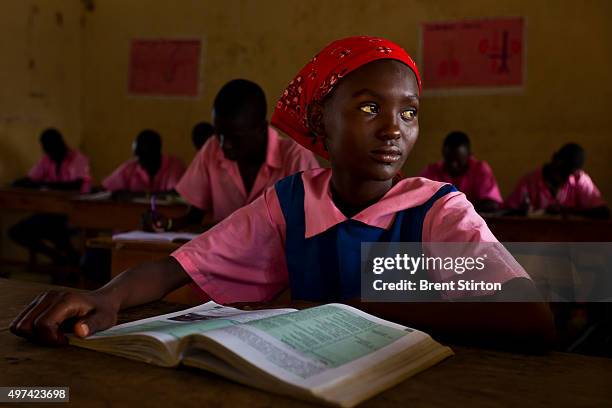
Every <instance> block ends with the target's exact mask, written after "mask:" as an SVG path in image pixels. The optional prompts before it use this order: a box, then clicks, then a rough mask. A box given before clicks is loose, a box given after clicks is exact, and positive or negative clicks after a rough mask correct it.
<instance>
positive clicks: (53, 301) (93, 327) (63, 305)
mask: <svg viewBox="0 0 612 408" xmlns="http://www.w3.org/2000/svg"><path fill="white" fill-rule="evenodd" d="M113 303H114V302H113V301H112V300H111V299H109V298H108V297H107V296H103V295H100V294H96V293H95V292H90V293H71V292H58V291H54V290H52V291H47V292H45V293H42V294H40V295H39V296H37V297H36V298H35V299H34V300H33V301H32V303H30V304H29V305H28V306H27V307H26V308H25V309H24V310H23V311H22V312H21V313H19V315H18V316H17V317H16V318H15V320H13V322H12V323H11V326H10V329H11V332H13V333H14V334H16V335H17V336H21V337H25V338H26V339H29V340H32V341H36V342H40V343H43V344H48V345H61V344H67V343H68V339H67V338H66V336H65V335H64V333H65V332H74V334H76V335H77V336H79V337H87V336H89V335H91V334H93V333H95V332H98V331H100V330H104V329H107V328H109V327H111V326H114V325H115V323H116V322H117V312H118V310H119V308H118V306H117V305H114V304H113Z"/></svg>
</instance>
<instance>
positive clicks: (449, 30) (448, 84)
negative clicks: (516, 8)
mask: <svg viewBox="0 0 612 408" xmlns="http://www.w3.org/2000/svg"><path fill="white" fill-rule="evenodd" d="M524 27H525V25H524V20H523V18H522V17H515V18H495V19H484V20H464V21H453V22H437V23H435V22H434V23H424V24H423V25H422V27H421V29H422V35H421V40H422V44H421V52H422V64H423V67H422V69H423V88H424V89H426V90H439V89H449V90H452V89H457V88H505V87H522V86H523V84H524V76H525V75H524V64H525V60H524V53H523V50H524V49H525V36H524Z"/></svg>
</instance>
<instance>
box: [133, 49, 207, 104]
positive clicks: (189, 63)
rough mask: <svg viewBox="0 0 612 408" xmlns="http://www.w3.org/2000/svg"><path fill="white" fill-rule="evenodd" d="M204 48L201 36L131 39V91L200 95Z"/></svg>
mask: <svg viewBox="0 0 612 408" xmlns="http://www.w3.org/2000/svg"><path fill="white" fill-rule="evenodd" d="M201 51H202V42H201V41H200V40H198V39H185V40H182V39H135V40H132V44H131V47H130V65H129V80H128V84H129V85H128V89H129V93H130V94H133V95H151V96H182V97H195V96H198V93H199V85H200V75H199V74H200V59H201Z"/></svg>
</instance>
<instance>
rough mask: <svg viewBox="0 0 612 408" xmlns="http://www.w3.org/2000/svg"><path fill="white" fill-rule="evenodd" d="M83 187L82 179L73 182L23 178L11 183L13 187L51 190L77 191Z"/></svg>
mask: <svg viewBox="0 0 612 408" xmlns="http://www.w3.org/2000/svg"><path fill="white" fill-rule="evenodd" d="M82 185H83V179H77V180H73V181H53V182H52V181H34V180H32V179H31V178H29V177H23V178H20V179H18V180H15V181H14V182H13V183H12V186H13V187H24V188H49V189H51V190H67V191H69V190H79V189H80V188H81V186H82Z"/></svg>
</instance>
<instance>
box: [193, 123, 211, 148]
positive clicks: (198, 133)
mask: <svg viewBox="0 0 612 408" xmlns="http://www.w3.org/2000/svg"><path fill="white" fill-rule="evenodd" d="M213 133H214V129H213V126H212V125H211V124H210V123H208V122H200V123H196V125H195V126H194V127H193V129H192V130H191V141H192V143H193V147H195V149H196V150H198V151H199V150H200V149H201V148H202V146H204V143H206V141H207V140H208V139H209V138H210V137H211V136H212V135H213Z"/></svg>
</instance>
